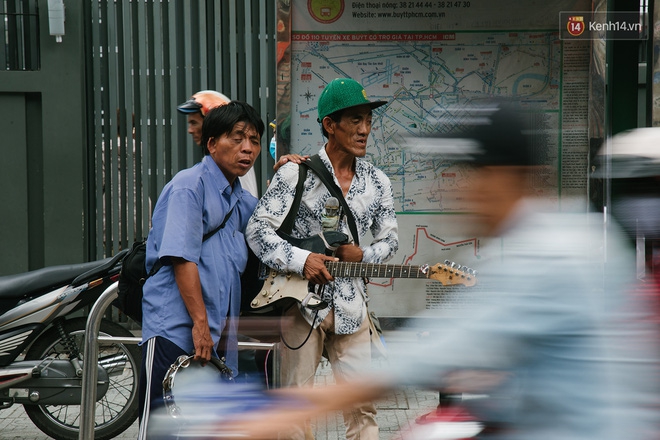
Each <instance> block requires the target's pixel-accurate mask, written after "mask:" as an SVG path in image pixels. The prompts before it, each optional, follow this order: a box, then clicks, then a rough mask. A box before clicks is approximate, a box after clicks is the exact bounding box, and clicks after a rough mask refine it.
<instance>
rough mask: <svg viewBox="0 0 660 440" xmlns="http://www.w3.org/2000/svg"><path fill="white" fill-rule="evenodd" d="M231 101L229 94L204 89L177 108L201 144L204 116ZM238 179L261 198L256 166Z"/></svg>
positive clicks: (189, 129) (191, 132)
mask: <svg viewBox="0 0 660 440" xmlns="http://www.w3.org/2000/svg"><path fill="white" fill-rule="evenodd" d="M230 101H231V100H230V99H229V98H228V97H227V96H225V95H223V94H222V93H220V92H216V91H215V90H202V91H199V92H197V93H195V94H194V95H192V96H191V97H190V99H189V100H187V101H186V102H184V103H182V104H179V105H178V106H177V108H176V109H177V110H178V111H179V112H180V113H183V114H184V115H186V117H187V120H188V133H190V135H191V136H192V138H193V142H195V144H197V145H201V143H202V123H203V122H204V116H206V114H207V113H208V112H209V111H210V110H211V109H213V108H215V107H219V106H221V105H225V104H227V103H228V102H230ZM238 179H239V180H240V181H241V185H242V186H243V188H244V189H246V190H248V191H249V192H250V194H252V195H253V196H255V197H257V198H259V188H258V185H257V175H256V174H255V172H254V167H253V168H250V170H249V171H248V172H247V174H245V176H240V177H239V178H238Z"/></svg>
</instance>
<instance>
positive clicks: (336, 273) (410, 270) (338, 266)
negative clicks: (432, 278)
mask: <svg viewBox="0 0 660 440" xmlns="http://www.w3.org/2000/svg"><path fill="white" fill-rule="evenodd" d="M325 265H326V267H327V268H328V272H330V274H331V275H332V276H333V277H342V278H362V277H367V278H428V271H427V270H426V268H428V266H407V265H401V264H375V263H373V264H372V263H353V262H350V261H329V262H327V263H325Z"/></svg>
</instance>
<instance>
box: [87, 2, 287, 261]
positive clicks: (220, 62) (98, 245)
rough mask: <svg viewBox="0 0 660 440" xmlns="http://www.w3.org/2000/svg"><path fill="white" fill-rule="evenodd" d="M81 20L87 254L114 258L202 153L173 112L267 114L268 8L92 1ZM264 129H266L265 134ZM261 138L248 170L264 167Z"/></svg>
mask: <svg viewBox="0 0 660 440" xmlns="http://www.w3.org/2000/svg"><path fill="white" fill-rule="evenodd" d="M83 4H85V6H84V7H85V8H86V9H87V10H86V11H85V16H86V17H89V18H90V20H89V24H90V25H89V27H88V30H87V32H86V40H87V48H86V52H87V53H88V62H87V63H86V64H87V66H88V67H87V75H86V76H87V78H88V79H89V81H88V90H87V97H88V106H89V110H88V113H87V114H88V118H89V120H88V127H90V129H89V130H88V138H89V139H88V145H89V149H90V150H93V151H89V154H88V157H89V164H88V167H89V170H93V171H92V172H90V174H89V176H90V177H89V182H88V193H87V194H88V206H89V208H90V209H89V215H88V217H87V218H88V219H89V221H88V222H87V224H86V234H87V236H88V237H89V246H90V249H89V254H90V257H92V258H101V257H105V256H109V255H112V254H114V253H116V252H117V251H118V250H120V249H124V248H126V247H127V246H130V244H131V243H132V242H133V241H134V240H139V239H141V238H143V237H145V236H146V235H147V233H148V231H149V224H150V223H149V222H150V218H151V212H152V209H153V206H154V204H155V203H156V199H157V197H158V194H159V193H160V191H161V189H162V188H163V186H164V185H165V183H166V182H168V181H169V180H170V179H171V178H172V176H173V175H174V174H175V173H176V172H177V171H179V170H181V169H183V168H187V167H189V166H191V165H192V164H193V163H195V162H197V161H199V160H200V159H201V157H202V152H201V150H200V149H199V148H197V147H196V146H195V145H194V144H193V142H192V140H191V139H190V136H189V135H188V134H187V129H186V121H185V118H184V117H183V116H182V115H180V114H178V112H177V111H176V106H177V105H178V104H179V103H181V102H183V101H185V100H187V99H188V98H189V97H190V96H191V95H192V94H193V93H195V92H196V91H199V90H204V89H214V90H218V91H220V92H222V93H224V94H225V95H227V96H229V97H230V98H232V99H236V100H242V101H246V102H248V103H249V104H251V105H252V106H254V107H255V108H256V109H257V110H258V111H259V112H260V114H261V115H262V118H263V119H264V122H267V121H268V120H270V119H272V118H274V114H275V93H274V90H275V56H276V52H275V51H276V41H275V37H276V30H275V27H276V26H275V21H276V18H275V17H276V2H275V1H274V0H205V1H202V0H199V1H197V0H193V1H189V0H132V1H129V0H114V1H108V0H99V1H98V2H83ZM266 125H267V124H266ZM267 141H268V136H267V134H264V139H262V151H264V152H266V154H262V155H261V156H260V160H258V161H257V163H256V165H255V167H256V172H257V179H258V181H259V183H260V187H262V188H263V182H265V181H266V176H267V170H268V169H271V167H272V162H271V159H270V158H269V157H268V154H267Z"/></svg>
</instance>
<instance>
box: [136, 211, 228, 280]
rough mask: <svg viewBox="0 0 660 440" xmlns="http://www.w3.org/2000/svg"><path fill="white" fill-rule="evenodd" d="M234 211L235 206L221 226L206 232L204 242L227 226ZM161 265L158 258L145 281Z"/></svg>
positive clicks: (154, 273)
mask: <svg viewBox="0 0 660 440" xmlns="http://www.w3.org/2000/svg"><path fill="white" fill-rule="evenodd" d="M232 212H234V208H231V209H230V210H229V212H228V213H227V215H226V216H225V218H224V220H222V223H220V226H218V227H217V228H215V229H213V230H212V231H209V232H207V233H206V234H204V236H203V237H202V243H204V242H205V241H206V240H208V239H209V238H211V237H213V236H214V235H215V234H216V233H217V232H218V231H219V230H220V229H222V228H224V227H225V225H226V224H227V220H229V217H231V213H232ZM161 267H163V263H162V262H161V261H160V259H158V260H156V262H155V263H154V265H153V266H152V267H151V270H150V271H149V273H148V274H147V277H146V278H145V279H144V281H147V278H149V277H152V276H154V275H156V272H158V271H159V270H160V268H161ZM144 281H143V282H142V284H144Z"/></svg>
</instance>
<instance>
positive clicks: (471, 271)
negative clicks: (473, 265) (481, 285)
mask: <svg viewBox="0 0 660 440" xmlns="http://www.w3.org/2000/svg"><path fill="white" fill-rule="evenodd" d="M470 273H471V274H472V276H474V277H476V276H477V271H476V270H474V269H470Z"/></svg>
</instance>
